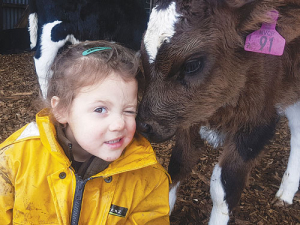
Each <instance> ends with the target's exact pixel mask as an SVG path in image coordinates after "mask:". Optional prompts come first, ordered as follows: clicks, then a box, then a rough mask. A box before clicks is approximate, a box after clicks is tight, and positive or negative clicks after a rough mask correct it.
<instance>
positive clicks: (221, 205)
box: [209, 119, 276, 225]
mask: <svg viewBox="0 0 300 225" xmlns="http://www.w3.org/2000/svg"><path fill="white" fill-rule="evenodd" d="M275 121H276V119H274V120H273V121H272V122H270V124H268V125H263V126H260V127H256V128H253V129H249V132H247V129H241V130H240V132H238V133H237V134H236V135H235V136H234V137H233V138H231V140H228V139H227V140H225V143H224V151H223V154H222V156H221V158H220V160H219V163H218V164H217V165H216V166H215V168H214V170H213V173H212V177H211V183H210V193H211V198H212V201H213V208H212V212H211V217H210V221H209V224H210V225H226V224H227V223H228V221H229V213H230V211H231V210H232V209H233V208H234V207H235V206H236V205H237V203H238V201H239V200H240V197H241V193H242V191H243V189H244V187H245V184H246V181H247V179H248V175H249V173H250V171H251V169H252V167H253V166H254V162H255V158H256V157H257V156H258V155H259V153H260V152H261V150H262V149H263V147H264V145H265V144H266V143H267V141H268V140H269V139H271V137H272V136H273V134H274V131H275V124H276V123H275Z"/></svg>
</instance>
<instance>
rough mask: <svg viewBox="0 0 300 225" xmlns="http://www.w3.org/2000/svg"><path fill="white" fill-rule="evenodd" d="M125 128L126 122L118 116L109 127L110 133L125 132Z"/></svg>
mask: <svg viewBox="0 0 300 225" xmlns="http://www.w3.org/2000/svg"><path fill="white" fill-rule="evenodd" d="M124 127H125V121H124V118H123V117H122V116H116V117H115V118H113V119H112V122H111V124H110V126H109V129H110V131H118V130H123V129H124Z"/></svg>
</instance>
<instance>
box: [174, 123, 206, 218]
mask: <svg viewBox="0 0 300 225" xmlns="http://www.w3.org/2000/svg"><path fill="white" fill-rule="evenodd" d="M198 130H199V126H193V127H191V128H189V129H187V130H179V131H178V132H177V133H176V143H175V146H174V148H173V150H172V155H171V158H170V163H169V168H168V172H169V174H170V176H171V178H172V184H171V186H170V192H169V204H170V214H171V212H172V211H173V208H174V205H175V202H176V198H177V190H178V188H179V185H180V181H181V180H183V179H185V178H186V176H187V175H188V174H190V173H191V171H192V169H193V167H194V166H195V165H196V163H197V161H198V159H199V155H200V153H201V151H200V150H199V149H200V148H201V147H203V145H204V142H203V140H201V139H200V137H199V133H198Z"/></svg>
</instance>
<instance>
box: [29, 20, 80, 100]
mask: <svg viewBox="0 0 300 225" xmlns="http://www.w3.org/2000/svg"><path fill="white" fill-rule="evenodd" d="M61 22H62V21H54V22H52V23H47V24H45V25H44V26H43V28H42V35H41V57H40V58H39V59H37V58H34V63H35V69H36V73H37V75H38V79H39V84H40V88H41V91H42V95H43V97H44V98H46V95H47V88H48V81H47V79H48V77H47V75H48V76H49V77H51V76H52V72H51V71H50V67H51V65H52V63H53V60H54V58H55V56H56V55H57V52H58V50H59V49H60V48H61V47H63V46H64V45H65V44H66V42H67V41H70V42H71V43H72V44H76V43H79V41H78V40H77V39H76V38H75V37H74V35H72V34H69V35H67V36H66V37H65V39H62V40H60V41H57V42H54V41H52V40H51V36H52V35H51V33H52V29H53V28H54V27H55V26H56V25H58V24H60V23H61Z"/></svg>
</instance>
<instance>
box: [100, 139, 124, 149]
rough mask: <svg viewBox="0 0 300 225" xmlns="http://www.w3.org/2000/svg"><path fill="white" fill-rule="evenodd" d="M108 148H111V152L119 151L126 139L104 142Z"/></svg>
mask: <svg viewBox="0 0 300 225" xmlns="http://www.w3.org/2000/svg"><path fill="white" fill-rule="evenodd" d="M104 143H105V144H106V145H107V146H109V148H110V149H111V150H114V149H115V150H117V149H119V148H120V147H121V146H122V145H123V143H124V138H118V139H114V140H110V141H106V142H104Z"/></svg>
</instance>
